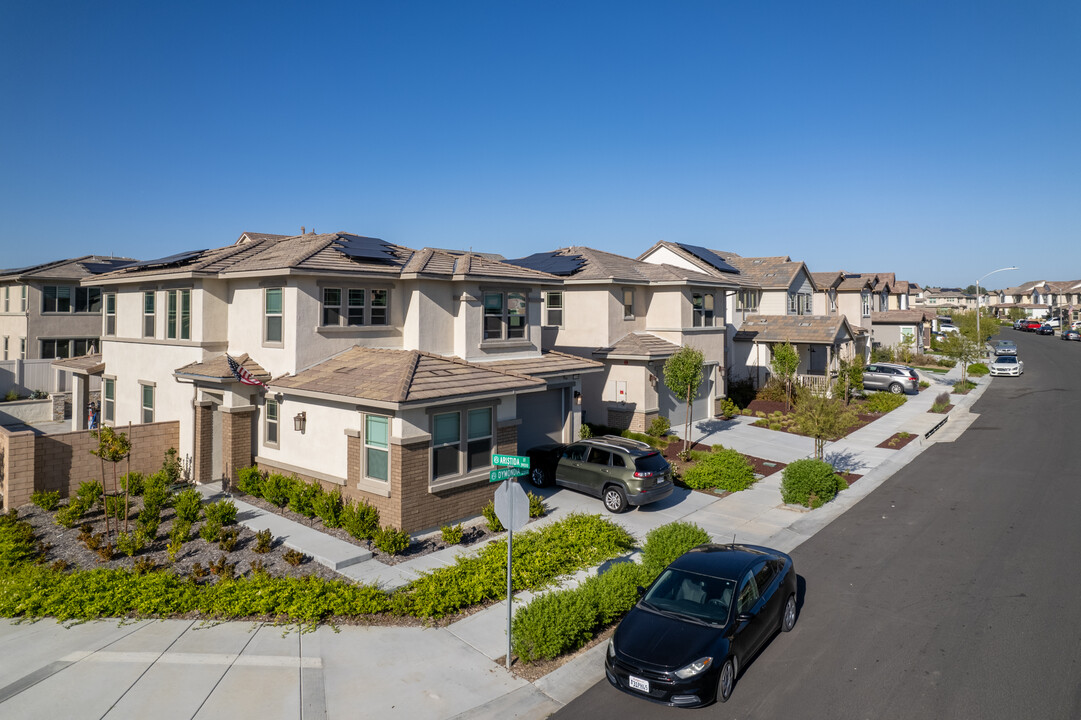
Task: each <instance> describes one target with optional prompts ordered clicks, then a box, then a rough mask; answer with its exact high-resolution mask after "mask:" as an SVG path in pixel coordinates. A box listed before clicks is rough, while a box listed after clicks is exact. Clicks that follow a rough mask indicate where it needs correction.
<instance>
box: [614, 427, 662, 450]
mask: <svg viewBox="0 0 1081 720" xmlns="http://www.w3.org/2000/svg"><path fill="white" fill-rule="evenodd" d="M619 436H620V437H625V438H629V439H630V440H637V441H638V442H644V443H645V444H646V445H649V446H650V447H655V448H658V449H661V448H664V447H667V445H668V438H667V437H663V438H662V437H653V436H652V435H647V434H646V433H640V432H634V431H633V430H623V431H621V432H620V433H619Z"/></svg>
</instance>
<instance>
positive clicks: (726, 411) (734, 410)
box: [721, 398, 739, 419]
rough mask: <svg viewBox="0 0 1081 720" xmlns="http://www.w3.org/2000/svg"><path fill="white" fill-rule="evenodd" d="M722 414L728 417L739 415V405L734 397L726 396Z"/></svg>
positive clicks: (722, 404)
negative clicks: (734, 400) (733, 399)
mask: <svg viewBox="0 0 1081 720" xmlns="http://www.w3.org/2000/svg"><path fill="white" fill-rule="evenodd" d="M721 415H722V416H723V417H724V418H726V419H727V418H734V417H735V416H736V415H739V406H738V405H736V403H735V402H733V401H732V398H725V399H724V402H723V403H721Z"/></svg>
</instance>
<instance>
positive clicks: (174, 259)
mask: <svg viewBox="0 0 1081 720" xmlns="http://www.w3.org/2000/svg"><path fill="white" fill-rule="evenodd" d="M205 252H206V250H205V249H204V250H189V251H187V252H182V253H177V254H176V255H169V256H168V257H163V258H157V259H156V260H142V261H140V262H133V263H131V264H130V265H128V266H127V267H128V268H149V267H165V266H167V265H179V264H180V263H182V262H184V261H185V260H190V259H191V258H193V257H195V256H197V255H202V254H203V253H205Z"/></svg>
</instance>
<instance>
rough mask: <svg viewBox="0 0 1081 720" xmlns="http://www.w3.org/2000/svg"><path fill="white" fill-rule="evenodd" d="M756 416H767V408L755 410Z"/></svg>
mask: <svg viewBox="0 0 1081 720" xmlns="http://www.w3.org/2000/svg"><path fill="white" fill-rule="evenodd" d="M754 416H755V417H757V418H765V417H766V411H765V410H755V411H754Z"/></svg>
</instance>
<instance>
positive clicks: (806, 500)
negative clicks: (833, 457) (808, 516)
mask: <svg viewBox="0 0 1081 720" xmlns="http://www.w3.org/2000/svg"><path fill="white" fill-rule="evenodd" d="M846 487H848V484H847V483H845V481H844V478H842V477H841V476H840V475H838V474H837V473H836V472H835V471H834V469H833V466H832V465H830V464H829V463H828V462H825V461H824V460H816V459H814V458H808V459H805V460H797V461H795V462H793V463H789V465H788V466H787V467H786V468H785V469H784V471H783V474H782V480H781V500H783V501H784V502H785V503H787V504H790V505H803V506H804V507H810V508H818V507H821V506H822V505H824V504H825V503H828V502H829V501H830V500H832V499H833V498H835V497H837V493H839V492H840V491H842V490H844V489H845V488H846Z"/></svg>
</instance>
